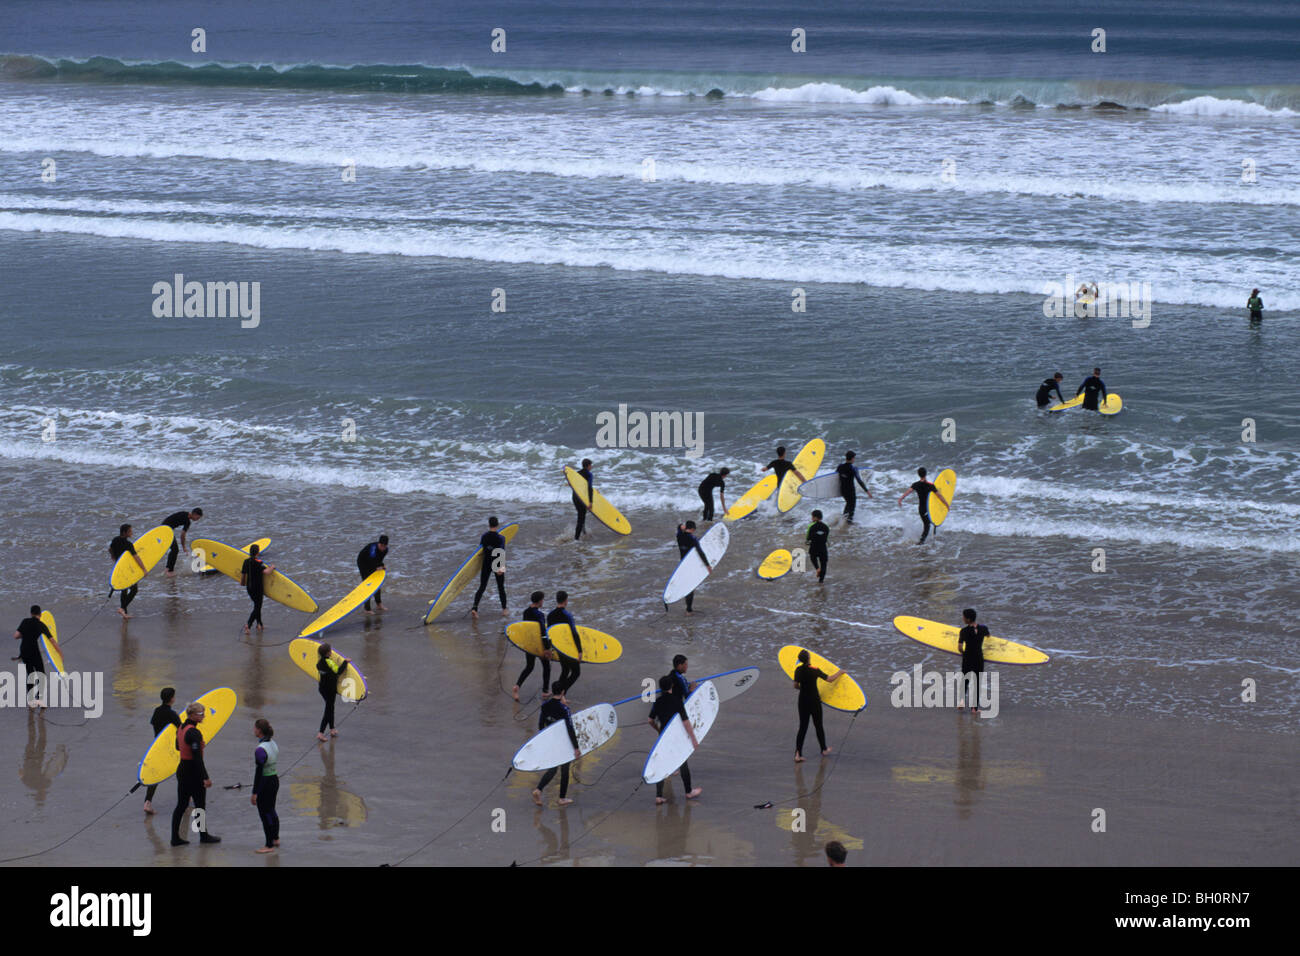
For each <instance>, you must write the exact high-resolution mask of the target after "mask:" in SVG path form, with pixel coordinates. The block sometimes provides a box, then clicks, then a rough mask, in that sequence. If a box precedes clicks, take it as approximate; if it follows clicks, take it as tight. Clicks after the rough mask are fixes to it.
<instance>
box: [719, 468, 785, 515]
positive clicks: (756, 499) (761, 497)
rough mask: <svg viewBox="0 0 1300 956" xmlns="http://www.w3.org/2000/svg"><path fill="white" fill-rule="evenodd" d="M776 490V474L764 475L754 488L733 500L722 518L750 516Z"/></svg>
mask: <svg viewBox="0 0 1300 956" xmlns="http://www.w3.org/2000/svg"><path fill="white" fill-rule="evenodd" d="M774 491H776V475H764V476H763V477H762V478H760V479H758V481H757V482H756V483H755V485H754V487H753V488H750V489H749V490H748V491H747V492H745V493H744V494H743V495H741V496H740V497H739V498H737V499H736V500H735V501H733V502H732V504H731V507H730V508H728V509H727V511H726V513H725V514H724V515H723V516H722V520H723V521H739V520H740V519H741V518H745V517H748V516H749V515H751V514H753V513H754V511H755V509H757V508H758V506H759V505H761V504H762V503H763V502H764V501H766V500H767V499H768V498H771V497H772V492H774Z"/></svg>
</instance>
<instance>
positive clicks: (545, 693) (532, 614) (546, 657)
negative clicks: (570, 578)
mask: <svg viewBox="0 0 1300 956" xmlns="http://www.w3.org/2000/svg"><path fill="white" fill-rule="evenodd" d="M528 600H529V601H531V602H532V603H531V604H529V605H528V607H526V608H524V620H525V621H532V622H534V623H535V624H536V625H537V627H538V629H539V630H540V631H541V632H542V651H543V655H542V700H545V699H546V698H548V697H550V696H551V661H553V660H554V659H555V658H556V656H557V655H556V653H555V651H554V650H553V649H552V648H551V641H550V638H548V637H547V636H546V615H545V614H543V613H542V602H543V601H544V600H546V592H545V591H534V592H533V593H532V594H531V595H529V598H528ZM524 657H525V658H526V660H525V661H524V669H523V670H521V671H520V672H519V676H518V677H516V678H515V686H514V689H513V690H511V691H510V696H511V697H513V698H514V699H515V700H518V699H519V688H521V687H523V686H524V681H525V680H527V679H528V675H529V674H531V673H532V672H533V665H534V664H535V663H537V655H535V654H529V653H528V652H527V651H524Z"/></svg>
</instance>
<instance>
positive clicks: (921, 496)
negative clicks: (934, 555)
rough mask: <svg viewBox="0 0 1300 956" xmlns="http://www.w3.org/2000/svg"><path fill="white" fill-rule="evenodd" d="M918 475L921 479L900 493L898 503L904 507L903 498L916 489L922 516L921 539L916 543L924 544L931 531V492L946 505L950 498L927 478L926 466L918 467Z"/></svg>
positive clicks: (917, 505) (917, 503)
mask: <svg viewBox="0 0 1300 956" xmlns="http://www.w3.org/2000/svg"><path fill="white" fill-rule="evenodd" d="M916 475H917V477H918V478H919V479H920V481H914V482H912V485H911V487H910V488H908V489H907V490H906V491H904V492H903V493H902V494H901V495H899V497H898V504H899V507H902V505H903V499H904V498H906V497H907V496H908V495H910V494H911V493H912V492H914V491H915V492H916V508H917V512H918V513H919V514H920V516H921V540H920V541H918V542H916V543H917V544H924V543H925V538H926V536H927V535H928V534H929V533H930V526H931V522H930V492H934V493H935V494H936V495H938V496H939V500H940V501H942V502H943V503H944V504H945V505H946V504H948V499H947V498H945V497H944V496H943V492H941V491H940V490H939V489H938V488H936V487H935V486H934V485H933V483H931V482H929V481H927V480H926V477H925V469H924V468H918V469H916ZM949 507H951V505H949Z"/></svg>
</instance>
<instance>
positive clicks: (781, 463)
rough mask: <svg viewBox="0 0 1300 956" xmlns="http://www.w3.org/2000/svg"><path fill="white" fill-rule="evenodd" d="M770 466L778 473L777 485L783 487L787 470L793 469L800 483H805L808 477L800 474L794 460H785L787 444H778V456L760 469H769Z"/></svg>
mask: <svg viewBox="0 0 1300 956" xmlns="http://www.w3.org/2000/svg"><path fill="white" fill-rule="evenodd" d="M769 468H771V469H772V471H773V472H774V473H775V474H776V486H777V487H778V488H780V487H781V482H783V481H785V476H786V472H790V471H793V472H794V474H795V477H796V478H798V479H799V483H800V484H803V483H804V482H805V481H807V480H808V479H807V478H805V477H804V476H803V475H801V474H799V469H798V468H796V467H795V466H794V463H793V462H789V461H786V460H785V446H784V445H778V446H777V448H776V457H775V458H773V459H772V460H771V461H769V462H768V463H767V464H766V465H764V466H763V467H762V468H761V469H760V470H761V471H767V470H768V469H769Z"/></svg>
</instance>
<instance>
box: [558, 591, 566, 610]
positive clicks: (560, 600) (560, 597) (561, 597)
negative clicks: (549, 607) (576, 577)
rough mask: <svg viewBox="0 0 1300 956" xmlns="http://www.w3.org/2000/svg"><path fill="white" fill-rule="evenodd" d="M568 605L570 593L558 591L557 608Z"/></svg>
mask: <svg viewBox="0 0 1300 956" xmlns="http://www.w3.org/2000/svg"><path fill="white" fill-rule="evenodd" d="M568 603H569V592H568V591H556V592H555V606H556V607H564V605H566V604H568Z"/></svg>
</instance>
